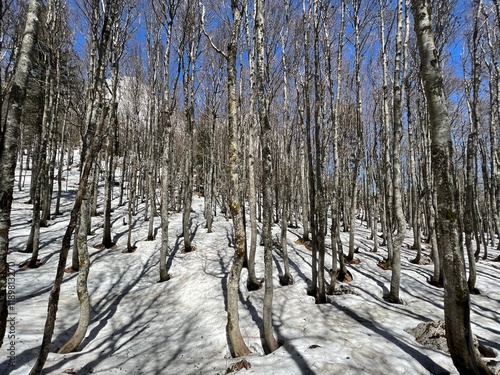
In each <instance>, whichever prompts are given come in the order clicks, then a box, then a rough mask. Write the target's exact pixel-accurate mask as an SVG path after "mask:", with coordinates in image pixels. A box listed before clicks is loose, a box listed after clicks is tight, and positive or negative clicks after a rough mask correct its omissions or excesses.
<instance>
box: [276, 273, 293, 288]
mask: <svg viewBox="0 0 500 375" xmlns="http://www.w3.org/2000/svg"><path fill="white" fill-rule="evenodd" d="M279 280H280V285H281V286H289V285H293V282H294V281H293V277H292V275H290V274H284V275H279Z"/></svg>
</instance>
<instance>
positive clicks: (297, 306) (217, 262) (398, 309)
mask: <svg viewBox="0 0 500 375" xmlns="http://www.w3.org/2000/svg"><path fill="white" fill-rule="evenodd" d="M69 188H70V189H74V188H75V186H74V182H70V183H69ZM28 190H29V189H27V188H26V189H25V191H22V192H16V194H15V196H16V201H15V203H14V208H13V220H12V231H11V239H12V242H11V253H10V254H9V261H10V262H12V264H15V265H17V264H20V263H21V262H22V261H24V260H26V259H27V258H28V257H29V255H28V254H23V253H20V252H18V250H21V249H23V247H24V245H25V242H26V239H27V236H28V234H29V222H28V221H29V220H30V218H31V206H30V205H27V204H25V203H23V202H26V201H27V196H28ZM71 198H72V195H71V192H68V193H66V200H65V205H64V210H65V213H66V216H64V217H58V218H55V219H54V220H53V221H52V225H51V226H50V227H49V228H42V233H41V239H42V245H43V247H42V249H41V251H40V258H41V259H42V261H43V266H41V267H40V268H38V269H25V270H24V269H17V268H16V270H17V271H16V274H15V290H16V297H17V300H16V304H15V313H16V315H15V321H16V324H15V335H16V338H15V340H14V341H15V345H14V346H15V365H14V366H12V362H11V361H10V360H9V359H8V358H7V357H8V355H9V353H8V349H9V340H6V342H5V343H4V347H3V348H2V349H0V373H1V374H16V375H17V374H19V375H25V374H28V372H29V370H30V368H31V366H32V365H33V364H34V361H35V359H36V356H37V353H38V349H39V345H40V343H41V339H42V333H43V326H44V323H45V316H46V311H47V302H48V293H49V291H50V287H51V285H52V282H53V279H54V275H55V269H56V265H57V261H58V252H59V249H60V241H61V238H62V233H63V231H64V230H65V225H66V220H67V215H68V213H69V211H70V210H71V206H72V205H71ZM116 202H117V200H115V201H114V203H116ZM193 209H194V211H195V212H194V213H193V214H192V231H193V232H194V240H193V244H194V245H195V246H196V251H194V252H192V253H189V254H183V253H182V251H181V250H182V238H178V237H177V235H178V234H180V233H181V229H180V228H181V220H182V218H181V214H175V213H174V214H172V217H171V224H170V233H169V239H170V245H171V252H170V257H169V265H170V275H171V276H172V279H171V280H170V281H168V282H165V283H157V281H158V279H159V270H158V267H159V248H160V240H161V230H159V229H158V231H157V232H158V233H157V237H156V240H155V241H149V242H148V241H146V235H147V226H148V223H146V222H144V221H143V216H144V215H141V212H139V214H138V215H137V216H136V217H135V222H134V231H133V241H136V242H137V243H136V245H137V250H136V251H135V252H134V253H131V254H124V253H122V250H123V249H124V248H125V247H126V231H127V226H124V225H123V223H122V217H123V216H125V215H126V211H125V207H117V208H116V210H115V211H114V213H113V233H114V236H115V239H116V240H117V247H116V248H115V249H110V250H98V249H96V248H94V247H92V245H94V244H97V243H100V242H101V239H102V229H101V228H100V227H101V225H100V224H101V223H102V218H99V217H94V218H93V219H92V227H93V235H92V236H89V240H88V241H89V245H91V246H90V252H91V261H92V266H91V271H90V276H89V290H90V293H91V299H92V324H91V326H90V327H89V330H88V335H87V338H86V339H85V341H84V343H83V345H82V347H81V350H80V351H79V352H76V353H72V354H65V355H59V354H55V353H51V354H50V355H49V358H48V361H47V363H46V366H45V370H44V373H45V374H61V373H63V372H64V371H66V373H76V374H89V373H94V374H149V375H153V374H169V375H170V374H172V375H174V374H214V375H215V374H224V373H226V371H227V369H228V368H229V367H231V366H232V365H233V364H235V363H236V362H238V361H239V360H240V359H232V358H231V357H230V355H229V350H228V347H227V340H226V313H225V300H224V295H225V288H226V284H227V279H228V271H229V267H230V265H231V259H232V252H233V248H232V247H231V233H232V230H231V222H230V221H227V220H226V219H225V218H224V216H223V215H221V214H218V215H217V216H216V218H215V222H214V232H213V233H206V229H205V228H204V224H205V223H204V219H203V198H200V197H197V196H195V197H194V200H193ZM155 221H156V223H155V227H156V228H159V226H160V221H159V218H155ZM358 226H359V231H358V236H357V242H358V245H359V246H360V253H359V254H356V256H357V257H358V258H359V259H360V261H361V263H360V264H359V265H352V266H349V270H350V271H351V272H352V274H353V277H354V281H353V282H351V283H349V284H348V285H347V286H346V288H347V289H349V290H350V291H351V292H352V293H350V294H342V295H336V296H332V297H330V303H328V304H324V305H315V304H314V300H313V298H312V297H309V296H308V295H307V294H306V288H307V285H308V284H307V282H308V280H309V279H310V277H311V271H310V268H311V267H310V264H311V253H310V251H308V250H307V249H306V248H305V247H304V246H302V245H297V244H295V240H296V239H297V238H298V236H299V235H300V229H299V230H294V229H290V231H289V255H290V262H291V271H292V274H293V277H294V279H295V284H294V285H293V286H288V287H280V286H279V283H278V272H277V270H276V269H275V273H274V285H275V298H274V308H273V309H274V318H273V323H274V327H275V334H276V336H277V338H278V340H279V341H280V342H282V343H283V345H282V346H281V347H280V348H279V349H278V350H277V351H275V352H274V353H272V354H270V355H267V356H265V355H263V351H262V345H261V319H262V299H263V290H259V291H255V292H250V293H249V292H247V291H246V288H245V285H246V284H245V281H246V270H244V271H243V275H242V280H241V295H240V302H241V303H240V319H241V330H242V332H243V335H244V338H245V340H246V341H247V343H248V345H249V347H250V349H251V350H252V352H253V354H251V355H249V356H248V357H246V360H247V361H248V362H249V363H250V365H251V367H250V368H249V369H247V370H245V369H243V370H241V373H248V374H283V375H285V374H286V375H288V374H380V375H382V374H383V375H386V374H445V373H452V374H454V373H456V370H455V369H454V367H453V364H452V361H451V359H450V358H449V356H448V355H447V354H445V353H443V352H440V351H437V350H432V349H426V348H424V347H422V346H421V345H420V344H418V343H417V342H416V340H415V338H414V337H413V336H412V335H411V334H409V333H407V330H409V329H411V328H414V327H415V326H416V325H417V324H418V323H421V322H426V321H431V320H439V319H443V313H442V305H443V303H442V300H443V291H442V290H441V289H437V288H434V287H432V286H430V285H429V284H428V283H427V282H426V280H427V279H428V278H429V276H430V275H431V273H432V265H428V266H420V265H414V264H411V263H409V260H410V259H412V258H413V257H414V251H412V250H408V249H407V246H406V244H405V247H404V250H403V253H402V254H403V259H402V261H403V277H402V293H401V294H402V298H403V299H404V301H405V304H404V305H391V304H389V303H387V302H385V301H384V300H383V299H382V295H383V294H384V293H385V292H387V288H388V287H389V280H390V272H389V271H384V270H382V269H380V268H379V267H377V262H379V261H380V260H382V259H383V258H384V256H385V255H386V252H385V249H384V248H382V249H381V250H380V251H379V252H378V253H372V252H370V241H369V240H367V239H366V238H367V237H368V236H369V233H368V231H366V229H364V227H361V226H360V223H359V222H358ZM274 229H275V230H276V232H278V231H279V227H275V228H274ZM342 235H344V234H342ZM343 240H344V243H347V237H343ZM407 241H408V242H407V244H410V243H411V239H410V238H408V240H407ZM489 251H490V258H493V257H496V256H498V255H499V254H498V252H497V251H495V250H494V249H490V250H489ZM426 253H428V250H426ZM262 254H263V250H262V248H260V247H259V248H258V254H257V259H258V260H259V262H258V265H257V274H258V276H261V275H263V268H262V267H263V265H262ZM330 262H331V259H330V255H329V256H328V257H327V267H329V264H330ZM275 265H276V267H279V268H280V269H281V268H282V267H283V265H282V259H281V256H280V253H279V251H276V252H275ZM477 266H478V282H477V286H478V288H479V289H480V290H481V292H482V295H473V296H472V321H473V330H474V333H475V334H476V335H477V336H478V337H479V340H480V342H483V343H484V344H485V345H487V346H490V347H492V348H493V349H495V350H496V351H497V352H499V351H500V315H498V310H499V309H500V282H499V279H498V273H499V266H500V264H498V263H493V262H490V261H488V262H485V261H480V262H479V263H478V264H477ZM75 283H76V274H66V275H65V277H64V283H63V286H62V290H61V300H60V304H59V311H58V319H57V323H56V332H55V336H54V337H55V342H54V345H53V350H54V351H55V350H56V349H57V348H58V347H60V346H61V345H62V344H63V343H64V342H65V340H67V339H68V338H69V337H70V336H71V335H72V333H73V331H74V329H75V328H76V325H77V323H78V314H79V310H78V301H77V297H76V292H75ZM12 316H14V315H12ZM496 360H499V357H498V356H497V358H496Z"/></svg>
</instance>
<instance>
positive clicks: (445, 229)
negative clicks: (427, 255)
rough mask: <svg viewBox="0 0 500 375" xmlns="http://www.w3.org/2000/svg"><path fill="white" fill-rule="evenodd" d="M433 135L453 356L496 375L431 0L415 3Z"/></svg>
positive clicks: (471, 369)
mask: <svg viewBox="0 0 500 375" xmlns="http://www.w3.org/2000/svg"><path fill="white" fill-rule="evenodd" d="M412 11H413V16H414V21H415V25H414V26H415V34H416V36H417V41H418V48H419V52H420V60H421V68H420V74H421V77H422V81H423V85H424V90H425V95H426V98H427V105H428V107H427V108H428V113H429V121H430V126H431V137H432V171H433V174H434V183H435V185H436V192H437V208H438V209H437V225H436V230H437V240H438V247H439V253H440V258H441V259H442V260H443V261H444V263H443V271H444V288H445V293H444V314H445V324H446V338H447V342H448V348H449V350H450V354H451V358H452V360H453V363H454V364H455V367H456V368H457V369H458V371H459V372H460V373H461V374H492V371H491V370H489V369H488V367H486V365H485V364H484V362H482V361H481V359H480V358H479V357H478V353H477V351H476V349H475V348H474V345H473V340H472V330H471V323H470V294H469V289H468V287H467V282H466V277H465V265H464V257H463V253H460V251H459V250H460V246H459V244H458V233H457V214H456V211H455V199H454V197H455V194H454V187H453V181H452V177H451V154H452V140H451V129H450V118H449V115H448V109H447V105H446V97H445V94H444V87H443V74H442V72H441V68H440V66H439V65H440V64H439V61H438V60H437V51H436V46H435V43H434V34H433V31H432V24H431V21H430V15H429V4H428V1H427V0H412Z"/></svg>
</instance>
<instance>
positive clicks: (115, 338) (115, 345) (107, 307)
mask: <svg viewBox="0 0 500 375" xmlns="http://www.w3.org/2000/svg"><path fill="white" fill-rule="evenodd" d="M156 263H157V261H156V260H153V256H151V257H149V258H148V260H147V262H146V263H145V264H144V265H143V267H142V269H141V271H140V273H139V275H138V277H137V279H139V280H140V279H142V278H144V277H145V276H146V275H147V274H148V273H149V272H150V271H151V270H152V269H153V267H154V266H155V265H156ZM127 272H128V270H127V269H123V271H122V272H121V274H120V275H119V277H117V279H116V280H115V281H114V283H113V284H111V285H109V284H108V286H110V288H109V289H107V293H104V294H103V295H102V297H101V298H100V299H98V300H97V302H95V303H94V304H93V305H92V307H91V323H92V322H99V323H98V324H97V325H96V326H94V327H93V328H92V329H90V331H89V332H88V335H87V337H86V338H85V339H84V340H83V342H82V344H81V345H80V347H79V350H78V351H77V352H75V353H70V354H65V356H72V358H75V357H79V356H81V355H84V354H86V353H88V352H85V351H82V350H83V349H84V348H86V347H87V346H88V344H89V343H91V342H93V341H94V340H95V339H96V338H97V337H98V335H99V332H101V331H102V330H103V329H104V328H105V327H106V326H108V325H109V324H110V322H111V321H112V318H113V317H114V315H115V313H116V312H117V310H118V306H119V305H120V303H121V302H122V300H123V298H124V297H126V296H127V294H128V293H129V292H130V291H131V290H132V289H133V288H134V287H135V282H134V281H130V282H129V283H128V284H126V282H127V281H126V278H125V277H126V275H127ZM124 284H125V286H124ZM97 291H98V290H94V291H93V292H92V294H95V293H96V292H97ZM91 297H92V296H91ZM113 297H114V298H113ZM156 300H157V298H151V299H147V300H144V301H147V303H145V304H141V303H138V304H137V305H136V308H135V309H134V311H133V312H131V314H130V319H129V320H128V322H127V323H124V324H118V326H119V328H117V329H116V330H114V331H113V334H112V336H111V337H110V338H109V339H108V340H106V341H103V342H102V343H100V344H98V345H96V346H95V347H94V348H92V349H91V351H100V354H99V356H98V357H97V358H96V359H94V360H93V361H90V362H88V363H87V364H85V365H84V366H83V367H82V369H81V373H92V372H93V371H94V368H95V367H96V366H97V365H98V364H99V362H100V361H101V359H103V358H106V357H109V356H112V355H113V354H115V353H116V352H117V351H119V350H120V348H121V347H123V346H125V345H126V344H127V343H128V342H129V341H131V340H133V339H134V337H137V336H138V335H139V334H141V333H142V332H144V331H145V330H146V329H147V328H148V326H147V325H138V324H137V321H139V320H140V319H141V318H143V317H144V316H145V314H146V313H147V311H148V309H149V308H151V306H153V304H154V303H155V301H156ZM98 311H99V313H97V312H98ZM120 323H123V322H120ZM74 327H76V325H75V326H74ZM74 327H71V328H69V329H67V330H65V331H64V332H62V333H60V334H59V335H58V336H57V337H56V338H55V339H54V340H53V342H52V346H53V348H56V351H57V349H58V347H60V346H61V345H62V344H64V343H65V342H66V340H67V339H68V338H69V337H71V335H72V333H73V332H74ZM130 331H134V334H133V336H132V337H130V339H128V340H127V341H123V340H120V338H121V337H123V336H124V335H125V334H127V333H129V332H130ZM103 347H104V348H103ZM63 366H64V361H58V362H57V363H54V365H52V366H49V367H44V371H43V372H44V373H52V372H58V373H59V372H61V371H62V370H61V368H62V367H63Z"/></svg>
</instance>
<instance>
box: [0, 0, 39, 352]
mask: <svg viewBox="0 0 500 375" xmlns="http://www.w3.org/2000/svg"><path fill="white" fill-rule="evenodd" d="M41 9H42V2H41V1H39V0H31V1H30V3H29V8H28V13H27V18H26V25H25V27H24V34H23V38H22V42H21V47H20V51H19V56H18V58H17V62H16V69H15V74H14V78H13V80H12V86H11V88H10V95H9V107H8V111H7V115H6V120H5V126H4V127H3V129H2V133H1V139H0V313H1V314H0V316H1V318H0V339H1V341H0V344H2V343H3V337H4V335H5V329H6V324H7V316H8V311H7V276H8V274H9V265H8V262H7V253H8V251H9V230H10V224H11V222H10V213H11V209H12V200H13V190H14V174H15V167H16V158H17V152H18V146H19V143H18V139H19V134H20V123H21V115H22V111H23V105H24V102H25V99H26V86H27V84H28V79H29V73H30V70H31V68H32V66H33V52H34V50H35V44H36V40H37V37H38V32H39V23H40V14H41Z"/></svg>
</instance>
